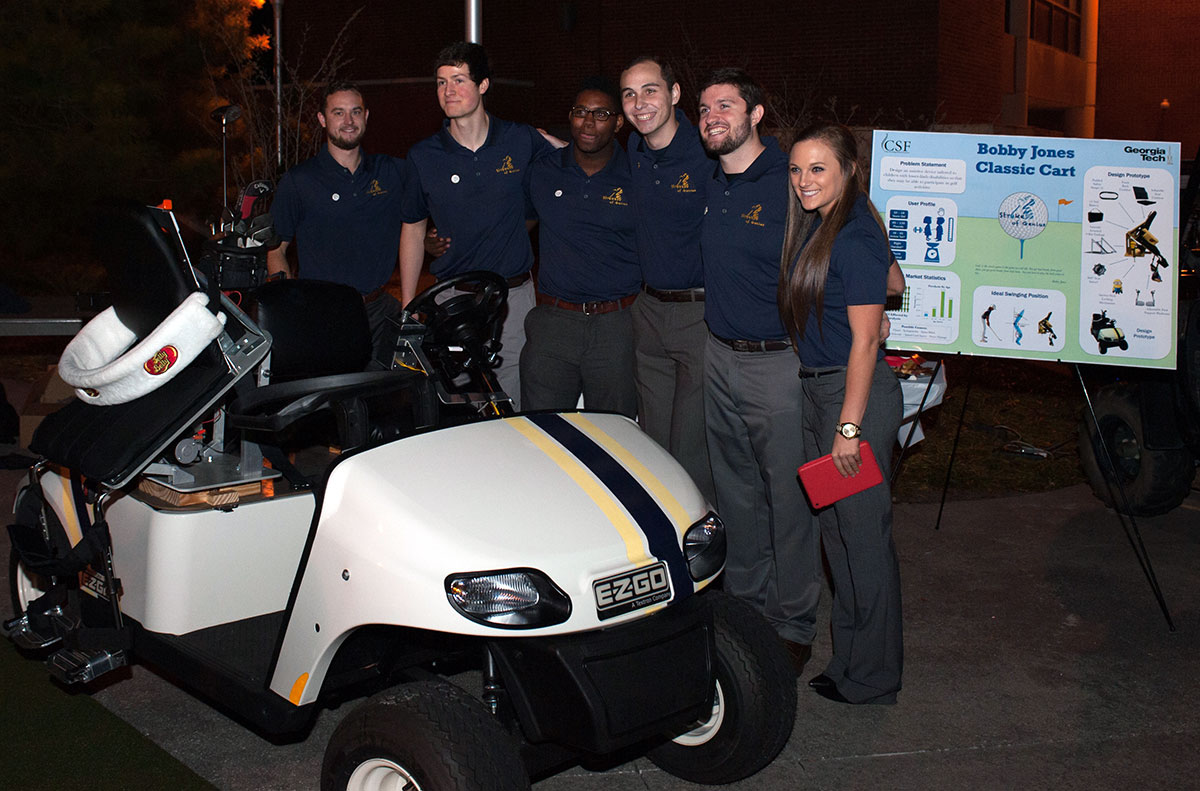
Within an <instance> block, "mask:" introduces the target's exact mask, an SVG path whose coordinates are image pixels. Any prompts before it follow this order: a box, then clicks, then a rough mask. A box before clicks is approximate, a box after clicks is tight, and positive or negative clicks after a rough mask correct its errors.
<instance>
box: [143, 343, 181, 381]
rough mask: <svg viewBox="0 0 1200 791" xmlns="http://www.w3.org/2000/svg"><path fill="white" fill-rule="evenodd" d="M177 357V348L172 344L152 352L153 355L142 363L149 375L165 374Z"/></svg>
mask: <svg viewBox="0 0 1200 791" xmlns="http://www.w3.org/2000/svg"><path fill="white" fill-rule="evenodd" d="M178 359H179V350H178V349H176V348H175V347H174V346H164V347H162V348H161V349H159V350H158V351H156V352H155V353H154V356H153V357H151V358H150V359H149V360H147V361H146V362H145V364H144V365H142V368H145V369H146V373H148V374H150V375H151V376H158V375H159V374H165V373H166V372H167V370H168V369H170V367H171V366H172V365H174V364H175V361H176V360H178Z"/></svg>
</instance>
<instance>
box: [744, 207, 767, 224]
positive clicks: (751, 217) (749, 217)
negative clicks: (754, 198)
mask: <svg viewBox="0 0 1200 791" xmlns="http://www.w3.org/2000/svg"><path fill="white" fill-rule="evenodd" d="M760 214H762V204H761V203H756V204H754V205H753V206H751V207H750V211H748V212H746V213H745V214H743V215H742V219H743V220H745V221H746V224H747V225H757V226H758V227H759V228H766V227H767V224H766V223H765V222H759V220H758V215H760Z"/></svg>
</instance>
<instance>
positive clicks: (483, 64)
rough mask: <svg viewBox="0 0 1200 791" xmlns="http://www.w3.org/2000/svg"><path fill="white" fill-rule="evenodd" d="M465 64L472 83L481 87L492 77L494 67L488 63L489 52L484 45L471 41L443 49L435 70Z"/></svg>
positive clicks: (456, 43)
mask: <svg viewBox="0 0 1200 791" xmlns="http://www.w3.org/2000/svg"><path fill="white" fill-rule="evenodd" d="M462 64H465V65H466V67H467V73H468V74H470V75H471V81H472V82H474V83H475V84H476V85H479V84H480V83H481V82H483V81H484V80H486V79H488V78H490V77H491V76H492V67H491V65H490V64H489V63H488V56H487V50H486V49H484V48H483V45H482V44H475V43H474V42H471V41H456V42H454V43H453V44H450V45H448V46H446V47H444V48H443V49H442V51H441V52H439V53H438V56H437V62H436V63H435V64H434V66H433V70H434V71H437V70H438V69H440V68H441V67H443V66H458V65H462Z"/></svg>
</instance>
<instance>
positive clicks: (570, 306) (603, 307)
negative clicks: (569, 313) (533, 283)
mask: <svg viewBox="0 0 1200 791" xmlns="http://www.w3.org/2000/svg"><path fill="white" fill-rule="evenodd" d="M635 299H637V294H630V295H629V296H627V297H621V298H620V299H610V300H606V301H603V302H567V301H566V300H565V299H559V298H558V297H552V296H550V295H549V294H538V295H537V303H538V304H539V305H553V306H554V307H556V308H563V309H564V310H573V311H575V312H576V313H583V314H586V315H588V316H595V315H597V314H599V313H613V312H615V311H618V310H624V309H625V308H627V307H629V306H630V305H632V304H633V301H634V300H635Z"/></svg>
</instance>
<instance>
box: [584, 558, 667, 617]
mask: <svg viewBox="0 0 1200 791" xmlns="http://www.w3.org/2000/svg"><path fill="white" fill-rule="evenodd" d="M592 592H593V594H594V595H595V597H596V613H597V615H599V616H600V619H601V620H603V619H605V618H611V617H613V616H614V615H620V614H621V613H626V612H631V611H633V610H636V609H639V608H642V607H647V606H649V605H651V604H656V603H658V602H661V601H666V600H667V599H668V598H670V596H671V578H670V576H669V575H668V574H667V568H666V566H665V565H664V564H663V563H656V564H654V565H653V566H644V567H642V568H640V569H634V570H633V571H627V572H625V573H623V574H617V575H616V576H613V577H608V578H607V579H602V580H597V581H596V582H594V583H593V584H592Z"/></svg>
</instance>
